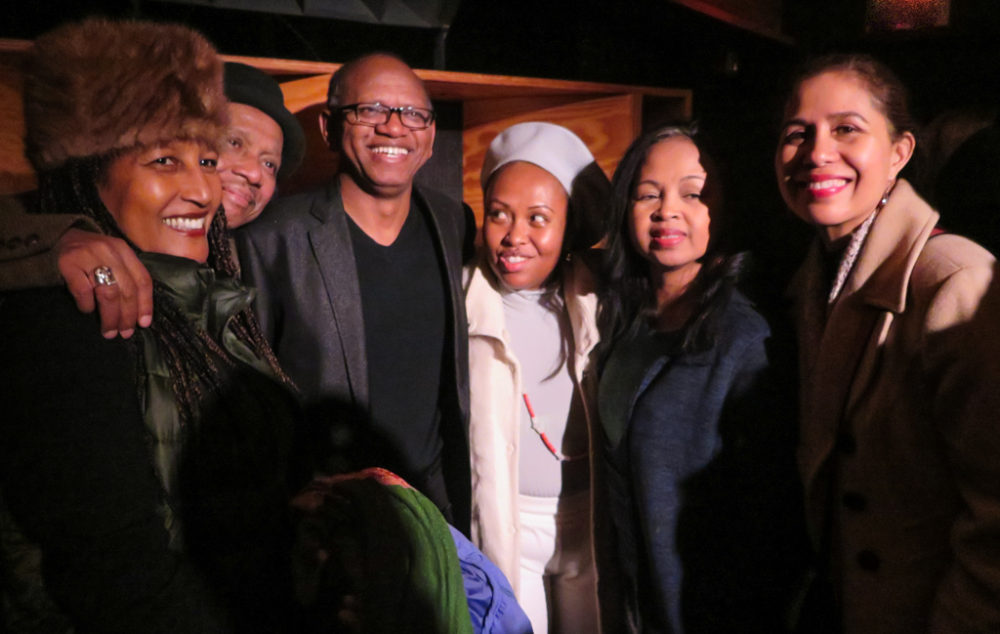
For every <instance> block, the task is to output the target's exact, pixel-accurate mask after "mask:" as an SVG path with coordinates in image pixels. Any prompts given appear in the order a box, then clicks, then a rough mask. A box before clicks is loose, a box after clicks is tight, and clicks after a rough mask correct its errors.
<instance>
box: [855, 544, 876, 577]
mask: <svg viewBox="0 0 1000 634" xmlns="http://www.w3.org/2000/svg"><path fill="white" fill-rule="evenodd" d="M857 561H858V565H859V566H861V569H862V570H867V571H868V572H875V571H876V570H878V569H879V566H881V565H882V560H881V559H879V556H878V555H877V554H875V551H873V550H869V549H867V548H866V549H864V550H862V551H861V552H859V553H858V556H857Z"/></svg>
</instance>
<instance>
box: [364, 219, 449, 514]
mask: <svg viewBox="0 0 1000 634" xmlns="http://www.w3.org/2000/svg"><path fill="white" fill-rule="evenodd" d="M348 221H349V222H348V225H349V227H350V232H351V242H352V245H353V247H354V259H355V262H356V264H357V268H358V283H359V286H360V289H361V306H362V314H363V316H364V322H365V326H364V328H365V349H366V351H367V357H368V394H369V402H370V414H371V417H372V426H373V430H372V431H373V432H374V436H375V443H376V445H377V446H376V447H375V450H376V453H377V457H376V459H377V460H379V464H378V466H383V467H385V468H388V469H390V470H392V471H395V472H396V473H398V474H399V475H400V476H402V477H403V478H405V479H406V480H408V481H409V482H410V483H411V484H412V485H413V486H415V487H416V488H417V489H420V490H421V491H422V492H423V493H424V494H425V495H427V496H428V497H429V498H431V500H433V501H434V502H435V503H436V504H437V505H438V506H439V507H441V508H446V507H447V503H448V500H447V494H446V493H445V488H444V480H443V475H442V474H441V465H440V459H441V452H442V448H443V442H442V439H441V433H440V413H439V394H440V387H441V367H442V359H443V352H444V343H445V328H446V325H447V310H448V305H447V302H448V301H449V300H448V299H447V295H446V293H445V276H444V270H445V265H444V263H443V262H442V259H441V254H440V253H439V252H438V249H437V247H436V246H435V241H434V238H433V236H432V234H431V226H430V224H429V222H428V219H427V217H426V214H425V213H424V212H423V211H421V209H420V208H419V206H418V205H416V204H415V203H412V204H411V206H410V212H409V214H408V215H407V218H406V221H405V222H404V224H403V227H402V229H401V230H400V232H399V235H398V236H397V237H396V240H395V241H394V242H393V243H392V244H390V245H389V246H383V245H381V244H378V243H377V242H375V241H374V240H372V239H371V238H370V237H369V236H368V235H367V234H366V233H365V232H364V231H363V230H362V229H361V228H360V227H358V225H357V224H356V223H355V222H354V221H353V220H351V219H350V216H348Z"/></svg>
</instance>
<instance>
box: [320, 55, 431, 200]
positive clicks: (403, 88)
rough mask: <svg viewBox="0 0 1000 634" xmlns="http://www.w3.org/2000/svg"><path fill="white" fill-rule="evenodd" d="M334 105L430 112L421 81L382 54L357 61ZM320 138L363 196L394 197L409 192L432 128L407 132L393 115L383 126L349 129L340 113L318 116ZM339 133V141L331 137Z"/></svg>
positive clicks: (424, 156)
mask: <svg viewBox="0 0 1000 634" xmlns="http://www.w3.org/2000/svg"><path fill="white" fill-rule="evenodd" d="M337 101H338V103H340V104H341V105H349V104H355V103H375V102H378V103H380V104H382V105H384V106H389V107H405V106H412V107H415V108H431V103H430V101H429V100H428V98H427V93H426V92H425V91H424V87H423V84H421V83H420V79H419V78H417V76H416V75H415V74H414V73H413V71H412V70H410V68H409V67H408V66H406V64H404V63H402V62H401V61H399V60H397V59H395V58H392V57H387V56H384V55H374V56H372V57H369V58H366V59H364V60H361V61H360V62H359V63H358V64H357V65H356V66H354V67H353V68H352V69H351V72H350V74H349V75H348V76H347V77H345V78H344V80H343V82H342V84H341V88H340V94H339V95H337ZM320 127H321V129H322V132H323V136H324V138H326V139H327V142H328V143H329V144H330V145H331V146H332V147H334V148H337V147H338V146H339V149H340V151H341V154H342V159H343V160H342V161H341V169H342V170H344V171H346V172H347V174H348V175H349V176H350V178H351V180H353V181H354V183H355V184H357V186H358V187H360V188H361V189H362V190H364V191H365V192H367V193H369V194H370V195H373V196H376V197H380V198H395V197H398V196H400V195H402V194H406V193H408V192H409V191H410V188H411V186H412V185H413V177H414V176H415V175H416V173H417V170H419V169H420V168H421V167H422V166H423V164H424V163H426V162H427V159H429V158H430V156H431V153H432V151H433V146H434V133H435V127H434V124H433V123H432V124H431V125H430V126H429V127H427V128H425V129H423V130H411V129H410V128H407V127H406V126H404V125H403V123H402V121H400V119H399V114H398V113H393V114H392V116H390V117H389V121H387V122H386V123H383V124H380V125H376V126H368V125H359V124H350V123H348V122H347V121H346V119H345V118H344V115H343V113H338V112H333V113H331V114H330V115H329V116H321V117H320ZM338 132H339V134H340V136H339V140H337V138H336V135H337V133H338Z"/></svg>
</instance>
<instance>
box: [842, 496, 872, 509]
mask: <svg viewBox="0 0 1000 634" xmlns="http://www.w3.org/2000/svg"><path fill="white" fill-rule="evenodd" d="M840 501H841V502H843V504H844V506H845V507H846V508H849V509H851V510H852V511H863V510H865V509H867V508H868V498H866V497H865V496H863V495H861V494H860V493H858V492H856V491H848V492H846V493H844V495H843V496H842V497H841V498H840Z"/></svg>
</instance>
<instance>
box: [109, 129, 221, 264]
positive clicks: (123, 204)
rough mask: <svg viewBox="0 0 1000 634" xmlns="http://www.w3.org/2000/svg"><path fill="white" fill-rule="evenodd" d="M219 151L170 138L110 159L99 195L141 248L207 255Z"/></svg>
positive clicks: (217, 195)
mask: <svg viewBox="0 0 1000 634" xmlns="http://www.w3.org/2000/svg"><path fill="white" fill-rule="evenodd" d="M217 156H218V155H217V154H216V153H215V151H214V150H211V149H209V148H208V147H206V146H205V145H203V144H201V143H198V142H195V141H181V140H176V141H171V142H170V143H165V144H162V145H157V146H152V147H143V148H138V149H135V150H132V151H130V152H128V153H126V154H123V155H121V156H119V157H118V158H116V159H114V160H113V161H112V162H111V163H110V165H108V168H107V170H106V171H105V173H104V176H103V178H102V179H101V183H100V184H99V185H98V193H99V195H100V197H101V201H102V202H103V203H104V206H105V207H107V208H108V211H109V212H111V215H112V216H113V217H114V219H115V221H116V222H117V223H118V227H119V229H121V231H122V233H124V234H125V235H126V236H127V237H128V239H129V240H131V241H132V242H134V243H135V245H136V246H137V247H139V248H140V249H142V250H143V251H150V252H153V253H166V254H168V255H176V256H179V257H183V258H189V259H192V260H196V261H198V262H204V261H205V260H207V259H208V228H209V226H210V225H211V223H212V218H213V217H214V216H215V212H216V210H217V209H218V208H219V204H220V200H221V198H222V187H221V185H220V183H219V175H218V174H217V173H216V160H217Z"/></svg>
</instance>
